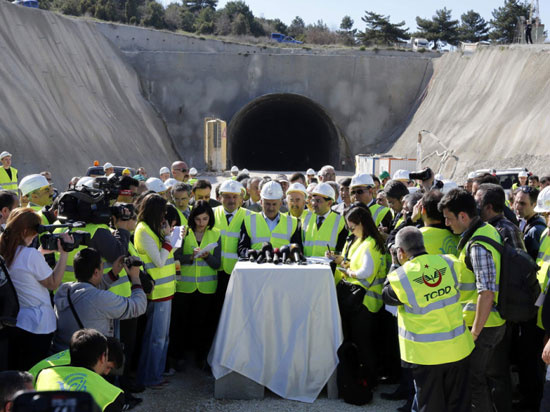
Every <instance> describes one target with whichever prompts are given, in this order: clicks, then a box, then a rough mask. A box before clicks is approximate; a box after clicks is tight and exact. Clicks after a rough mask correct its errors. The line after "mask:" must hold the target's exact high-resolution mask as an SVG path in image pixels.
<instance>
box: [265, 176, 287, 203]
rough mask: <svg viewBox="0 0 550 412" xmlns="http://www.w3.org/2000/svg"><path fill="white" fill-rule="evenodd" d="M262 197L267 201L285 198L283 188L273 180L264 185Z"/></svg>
mask: <svg viewBox="0 0 550 412" xmlns="http://www.w3.org/2000/svg"><path fill="white" fill-rule="evenodd" d="M260 196H261V198H262V199H266V200H280V199H282V198H283V188H282V187H281V185H280V184H279V183H278V182H276V181H274V180H271V181H269V182H267V183H266V184H265V185H263V187H262V191H261V193H260Z"/></svg>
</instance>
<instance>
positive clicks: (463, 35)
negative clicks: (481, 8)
mask: <svg viewBox="0 0 550 412" xmlns="http://www.w3.org/2000/svg"><path fill="white" fill-rule="evenodd" d="M460 20H462V24H461V25H460V27H459V28H458V38H459V39H460V41H463V42H470V43H475V42H478V41H482V40H487V39H488V38H489V35H488V34H487V33H488V32H489V26H488V24H487V22H486V21H485V19H484V18H483V17H481V16H480V15H479V13H476V12H475V11H473V10H469V11H467V12H466V13H464V14H463V15H462V16H460Z"/></svg>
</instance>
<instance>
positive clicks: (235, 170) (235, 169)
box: [231, 166, 239, 173]
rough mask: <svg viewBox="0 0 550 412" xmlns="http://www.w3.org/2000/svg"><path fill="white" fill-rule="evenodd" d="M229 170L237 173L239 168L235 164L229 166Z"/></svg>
mask: <svg viewBox="0 0 550 412" xmlns="http://www.w3.org/2000/svg"><path fill="white" fill-rule="evenodd" d="M231 172H232V173H234V172H237V173H238V172H239V168H238V167H237V166H233V167H232V168H231Z"/></svg>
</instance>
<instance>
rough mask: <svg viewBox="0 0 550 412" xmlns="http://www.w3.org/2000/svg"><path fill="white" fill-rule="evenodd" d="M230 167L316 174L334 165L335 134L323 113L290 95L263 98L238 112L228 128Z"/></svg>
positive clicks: (336, 151) (336, 155) (311, 103)
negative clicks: (314, 171) (309, 170)
mask: <svg viewBox="0 0 550 412" xmlns="http://www.w3.org/2000/svg"><path fill="white" fill-rule="evenodd" d="M227 136H228V144H229V153H230V159H231V162H232V164H234V165H237V166H238V167H239V168H244V167H246V168H247V169H255V170H281V171H292V170H305V169H307V168H309V167H312V168H314V169H315V170H318V169H319V168H320V167H322V166H323V165H325V164H332V165H334V166H335V167H337V166H338V164H339V158H340V149H339V136H340V134H339V132H338V128H337V127H336V125H335V124H334V122H333V121H332V119H331V118H330V116H329V114H328V113H327V112H326V110H325V109H324V108H323V107H321V106H320V105H319V104H317V103H315V102H314V101H313V100H311V99H309V98H307V97H305V96H302V95H299V94H291V93H274V94H267V95H264V96H261V97H258V98H256V99H254V100H252V101H251V102H250V103H248V104H247V105H245V106H244V107H243V108H242V109H241V110H239V111H238V112H237V113H236V114H235V116H233V118H232V119H231V121H230V123H229V126H228V135H227Z"/></svg>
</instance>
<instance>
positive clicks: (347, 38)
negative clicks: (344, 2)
mask: <svg viewBox="0 0 550 412" xmlns="http://www.w3.org/2000/svg"><path fill="white" fill-rule="evenodd" d="M353 23H354V21H353V19H352V18H351V17H350V16H344V17H343V18H342V22H341V23H340V30H339V31H338V33H339V34H340V36H342V41H343V42H344V44H346V45H347V46H352V45H354V44H355V36H356V34H357V29H354V28H353Z"/></svg>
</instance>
